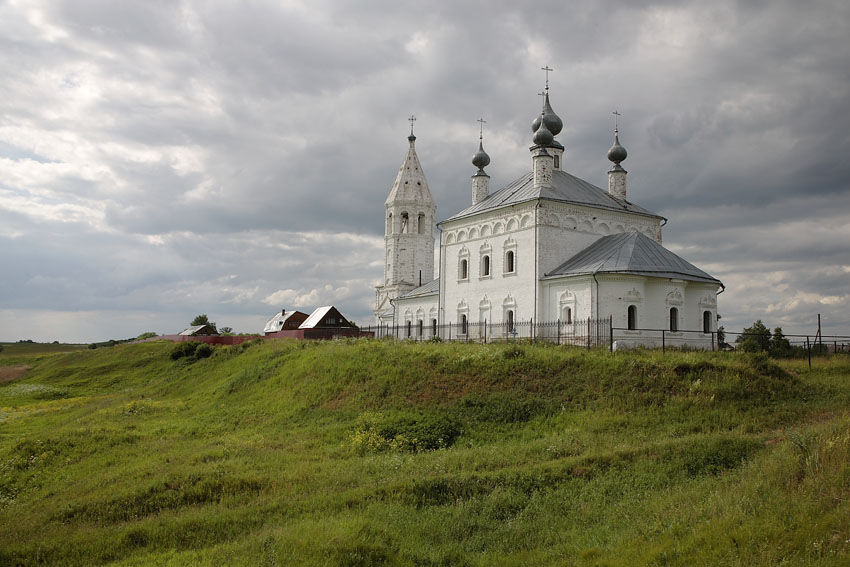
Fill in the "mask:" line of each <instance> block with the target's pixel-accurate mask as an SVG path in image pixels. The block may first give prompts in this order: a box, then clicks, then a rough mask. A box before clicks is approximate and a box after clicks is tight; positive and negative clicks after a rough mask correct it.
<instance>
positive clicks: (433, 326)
mask: <svg viewBox="0 0 850 567" xmlns="http://www.w3.org/2000/svg"><path fill="white" fill-rule="evenodd" d="M431 335H432V336H434V337H436V336H437V320H436V319H431Z"/></svg>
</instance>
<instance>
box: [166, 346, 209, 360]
mask: <svg viewBox="0 0 850 567" xmlns="http://www.w3.org/2000/svg"><path fill="white" fill-rule="evenodd" d="M212 352H213V351H212V347H211V346H210V345H208V344H206V343H202V342H201V341H189V342H186V343H177V344H176V345H174V348H173V349H172V350H171V360H178V359H181V358H206V357H208V356H210V355H211V354H212Z"/></svg>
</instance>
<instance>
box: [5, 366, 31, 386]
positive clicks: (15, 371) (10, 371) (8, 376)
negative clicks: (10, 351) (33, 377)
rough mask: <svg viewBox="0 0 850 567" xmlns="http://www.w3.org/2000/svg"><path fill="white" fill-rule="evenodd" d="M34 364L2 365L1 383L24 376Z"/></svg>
mask: <svg viewBox="0 0 850 567" xmlns="http://www.w3.org/2000/svg"><path fill="white" fill-rule="evenodd" d="M30 368H32V366H0V384H3V383H4V382H11V381H12V380H17V379H18V378H23V377H24V374H26V373H27V370H29V369H30Z"/></svg>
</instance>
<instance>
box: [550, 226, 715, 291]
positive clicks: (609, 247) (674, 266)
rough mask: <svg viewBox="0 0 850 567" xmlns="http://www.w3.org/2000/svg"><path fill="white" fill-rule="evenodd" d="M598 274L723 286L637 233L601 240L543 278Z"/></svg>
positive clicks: (626, 233)
mask: <svg viewBox="0 0 850 567" xmlns="http://www.w3.org/2000/svg"><path fill="white" fill-rule="evenodd" d="M597 273H620V274H635V275H641V276H653V277H661V278H678V279H683V280H690V281H698V282H706V283H715V284H718V285H723V284H722V283H721V282H720V280H718V279H717V278H715V277H714V276H711V275H709V274H707V273H706V272H703V271H702V270H700V269H699V268H697V267H696V266H694V265H693V264H691V263H690V262H688V261H687V260H684V259H683V258H681V257H679V256H677V255H676V254H674V253H673V252H670V251H669V250H667V249H666V248H664V247H663V246H661V245H660V244H658V243H657V242H655V241H654V240H652V239H651V238H648V237H646V236H644V235H643V234H641V233H639V232H625V233H620V234H612V235H611V236H603V237H602V238H600V239H599V240H597V241H596V242H594V243H593V244H591V245H590V246H588V247H587V248H585V249H584V250H582V251H581V252H579V253H578V254H576V255H575V256H573V257H572V258H570V259H569V260H567V261H566V262H564V263H563V264H561V265H560V266H558V267H557V268H555V269H554V270H552V271H551V272H549V273H548V274H546V277H551V276H577V275H586V274H597Z"/></svg>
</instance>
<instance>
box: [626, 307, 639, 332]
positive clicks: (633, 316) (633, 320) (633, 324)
mask: <svg viewBox="0 0 850 567" xmlns="http://www.w3.org/2000/svg"><path fill="white" fill-rule="evenodd" d="M628 319H629V320H628V325H627V326H628V328H629V330H630V331H634V330H635V329H637V306H636V305H629V311H628Z"/></svg>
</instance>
